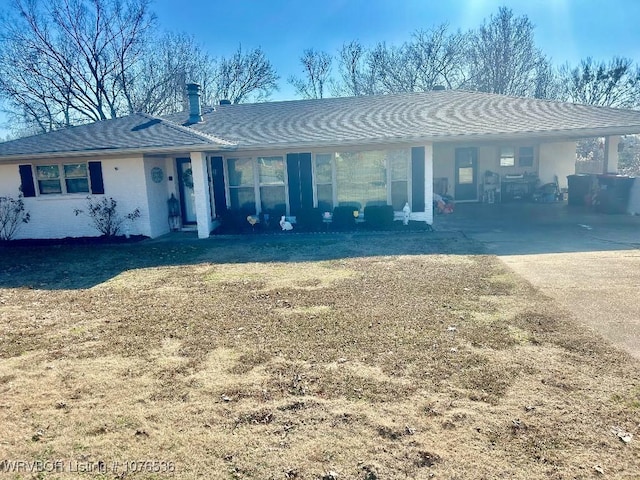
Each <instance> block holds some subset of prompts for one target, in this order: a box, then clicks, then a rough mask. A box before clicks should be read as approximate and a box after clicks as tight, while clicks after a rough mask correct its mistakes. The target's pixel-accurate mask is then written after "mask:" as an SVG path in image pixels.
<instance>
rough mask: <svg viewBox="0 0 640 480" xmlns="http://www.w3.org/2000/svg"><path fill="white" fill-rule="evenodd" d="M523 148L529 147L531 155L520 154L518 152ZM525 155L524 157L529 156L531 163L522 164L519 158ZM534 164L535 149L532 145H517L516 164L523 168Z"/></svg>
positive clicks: (531, 166)
mask: <svg viewBox="0 0 640 480" xmlns="http://www.w3.org/2000/svg"><path fill="white" fill-rule="evenodd" d="M523 148H530V149H531V155H521V154H520V152H521V150H522V149H523ZM523 157H525V158H529V157H530V158H531V165H522V164H521V163H520V162H521V159H522V158H523ZM535 165H536V149H535V147H534V146H533V145H521V146H519V147H518V166H519V167H523V168H534V167H535Z"/></svg>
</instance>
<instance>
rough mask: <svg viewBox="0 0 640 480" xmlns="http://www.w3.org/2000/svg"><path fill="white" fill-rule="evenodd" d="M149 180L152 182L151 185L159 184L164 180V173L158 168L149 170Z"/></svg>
mask: <svg viewBox="0 0 640 480" xmlns="http://www.w3.org/2000/svg"><path fill="white" fill-rule="evenodd" d="M151 180H153V183H161V182H162V180H164V172H163V171H162V169H161V168H160V167H153V168H152V169H151Z"/></svg>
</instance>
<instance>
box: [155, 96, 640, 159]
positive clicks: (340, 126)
mask: <svg viewBox="0 0 640 480" xmlns="http://www.w3.org/2000/svg"><path fill="white" fill-rule="evenodd" d="M203 113H204V122H203V123H200V124H196V125H192V126H191V128H193V129H195V130H198V131H200V132H206V133H210V134H215V135H216V136H218V137H221V138H225V139H227V140H230V141H233V142H237V143H238V145H239V147H261V146H270V145H271V146H275V145H303V144H306V145H322V144H340V143H357V142H366V141H389V142H391V141H394V140H396V141H403V140H405V141H407V140H410V139H423V140H431V141H455V140H464V139H470V138H474V139H484V138H486V139H487V140H490V139H492V138H498V137H505V138H506V137H511V138H513V137H516V136H522V137H524V136H529V137H531V136H541V137H549V136H558V137H564V138H568V137H572V138H580V137H586V136H595V135H597V134H599V133H600V134H603V135H604V134H626V133H638V132H640V111H635V110H621V109H611V108H602V107H593V106H586V105H577V104H571V103H564V102H553V101H546V100H539V99H533V98H520V97H509V96H504V95H496V94H488V93H480V92H468V91H462V90H445V91H433V92H425V93H403V94H394V95H382V96H370V97H346V98H326V99H322V100H297V101H287V102H271V103H258V104H244V105H242V104H241V105H220V106H216V107H215V109H213V108H204V109H203ZM166 118H169V119H171V120H173V121H174V122H176V123H182V122H184V121H185V120H186V118H187V115H186V114H184V113H182V114H176V115H170V116H168V117H166Z"/></svg>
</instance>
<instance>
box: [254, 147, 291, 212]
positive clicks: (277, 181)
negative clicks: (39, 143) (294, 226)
mask: <svg viewBox="0 0 640 480" xmlns="http://www.w3.org/2000/svg"><path fill="white" fill-rule="evenodd" d="M257 163H258V180H259V182H260V206H261V211H262V212H273V211H277V213H279V214H280V215H284V214H285V212H286V209H287V199H286V194H285V187H284V157H281V156H274V157H258V158H257Z"/></svg>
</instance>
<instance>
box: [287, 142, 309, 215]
mask: <svg viewBox="0 0 640 480" xmlns="http://www.w3.org/2000/svg"><path fill="white" fill-rule="evenodd" d="M287 179H288V181H289V184H288V185H289V212H291V215H294V216H295V215H297V214H298V213H300V210H302V209H308V208H313V179H312V178H311V154H310V153H289V154H287Z"/></svg>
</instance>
